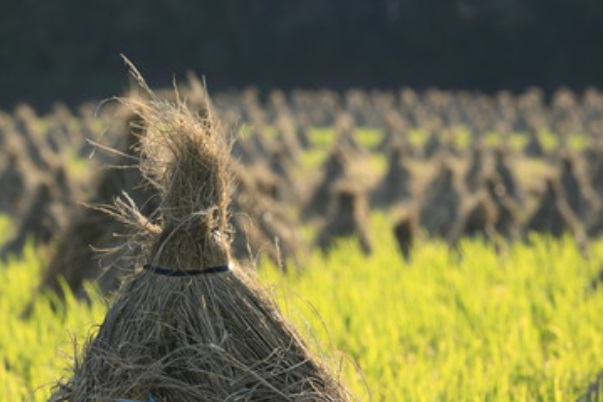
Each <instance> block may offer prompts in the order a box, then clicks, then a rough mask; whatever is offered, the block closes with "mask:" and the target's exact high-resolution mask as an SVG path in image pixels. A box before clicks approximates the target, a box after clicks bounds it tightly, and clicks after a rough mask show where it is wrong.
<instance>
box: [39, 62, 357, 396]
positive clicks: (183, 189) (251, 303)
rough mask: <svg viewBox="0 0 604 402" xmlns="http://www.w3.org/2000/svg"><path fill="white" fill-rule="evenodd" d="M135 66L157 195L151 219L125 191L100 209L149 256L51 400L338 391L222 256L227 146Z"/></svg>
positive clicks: (144, 153) (135, 104) (145, 168)
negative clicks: (159, 93) (126, 227)
mask: <svg viewBox="0 0 604 402" xmlns="http://www.w3.org/2000/svg"><path fill="white" fill-rule="evenodd" d="M131 67H132V66H131ZM133 74H134V76H135V78H137V79H138V81H139V83H140V84H141V85H142V86H143V88H145V89H147V90H148V92H149V96H150V98H151V100H150V101H146V102H142V101H133V100H125V101H124V102H125V103H126V104H127V105H128V106H130V107H131V108H133V109H134V110H135V112H136V113H138V114H139V115H140V116H141V117H142V119H143V120H144V124H145V127H146V130H147V132H146V134H145V136H144V137H143V138H141V145H140V146H141V149H140V155H141V158H142V159H141V170H142V172H143V174H144V175H145V177H146V178H147V179H148V180H149V181H150V182H151V183H153V185H154V186H155V187H157V190H158V192H159V193H160V196H161V199H160V202H159V208H158V211H157V213H156V214H155V215H154V216H152V218H151V219H150V220H148V219H146V218H144V217H143V216H142V215H141V214H140V213H139V212H138V210H137V209H136V206H135V205H134V204H133V203H131V202H129V200H128V198H127V197H126V198H125V199H123V200H121V201H118V202H116V205H115V206H114V207H108V208H107V212H110V213H112V214H113V215H114V216H115V217H117V218H118V219H120V220H122V221H124V222H126V223H128V224H130V225H132V226H133V227H135V228H137V231H136V233H135V234H133V236H132V237H131V241H130V243H129V244H126V245H125V247H131V246H136V247H140V249H141V250H143V251H144V255H142V256H141V261H140V263H139V266H140V265H143V264H145V262H146V263H147V264H145V265H144V266H145V270H142V271H140V272H138V273H136V274H135V275H134V276H133V277H132V278H131V280H130V281H129V282H127V283H126V284H125V285H124V286H123V287H122V289H121V290H120V292H119V296H118V297H117V299H116V301H115V303H114V304H113V306H112V307H111V308H110V310H109V311H108V313H107V316H106V318H105V321H104V322H103V323H102V325H101V327H100V329H99V332H98V334H97V335H96V337H95V338H94V339H92V340H91V341H90V342H89V344H88V345H87V346H86V348H85V350H84V352H83V357H82V358H81V359H80V361H79V362H77V363H76V365H75V367H74V372H73V375H72V377H71V378H70V379H69V380H67V381H66V382H62V383H60V384H59V385H58V386H57V390H56V392H55V394H54V395H53V396H52V398H51V400H53V401H67V400H69V401H83V400H99V401H100V400H120V399H122V400H133V399H134V400H147V401H149V400H153V401H244V400H245V401H249V400H255V401H258V400H262V401H269V400H270V401H277V400H301V401H311V400H312V401H316V400H324V401H336V400H346V399H347V393H346V391H345V389H344V388H343V386H342V385H341V384H339V382H338V381H337V380H335V379H334V378H333V377H332V376H331V375H330V374H329V372H328V371H327V369H326V368H325V367H324V366H323V365H322V364H321V363H320V362H319V361H317V360H315V359H314V358H313V357H312V356H311V354H310V352H309V351H308V350H307V349H306V347H305V345H304V343H303V341H302V340H301V339H300V338H299V336H298V335H297V333H296V331H295V330H294V329H293V328H292V327H291V326H290V325H289V324H288V323H287V322H286V321H285V319H284V318H283V317H282V315H281V313H280V312H279V311H278V309H277V307H276V306H275V304H274V303H273V302H272V301H271V300H270V299H269V298H268V297H267V295H266V294H265V293H264V292H263V291H262V290H261V289H260V287H259V285H258V283H257V281H256V279H255V278H254V277H253V276H252V274H251V273H248V272H246V271H245V270H244V269H240V268H238V267H232V266H231V264H230V245H229V236H228V235H227V233H228V231H229V224H228V218H229V216H228V202H229V199H228V194H229V192H230V185H231V183H230V177H229V173H228V165H229V148H230V144H229V143H228V141H227V140H226V139H225V137H224V136H223V134H222V133H221V131H220V127H219V126H218V125H217V123H216V122H215V121H214V120H213V117H212V115H211V114H210V112H209V108H208V109H207V110H206V111H204V114H205V115H204V116H203V117H199V116H196V115H194V114H193V113H192V112H190V111H189V110H188V109H187V108H186V107H185V105H184V103H182V102H180V101H177V102H176V104H170V103H167V102H162V101H161V100H159V99H157V98H156V97H155V95H154V94H153V93H152V92H151V91H150V90H149V89H148V88H147V86H146V85H145V83H144V81H143V80H142V78H141V77H140V75H139V74H138V72H136V70H135V69H134V68H133ZM132 243H136V244H132ZM204 270H205V271H204ZM208 270H209V271H208Z"/></svg>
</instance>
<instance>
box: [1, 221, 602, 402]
mask: <svg viewBox="0 0 604 402" xmlns="http://www.w3.org/2000/svg"><path fill="white" fill-rule="evenodd" d="M389 220H390V219H389V217H388V216H386V215H383V214H378V213H376V214H373V215H372V219H371V236H372V238H373V240H374V241H375V244H379V245H380V247H377V248H376V249H375V252H374V253H373V254H372V255H370V256H364V255H363V253H362V252H361V251H360V250H359V248H358V247H357V244H356V242H355V241H354V240H342V241H341V242H340V243H339V244H338V245H337V246H336V247H335V248H334V250H333V251H332V252H331V253H330V254H328V255H323V254H321V253H320V252H318V251H314V252H313V253H312V255H310V256H307V257H306V259H305V260H304V263H303V264H302V265H303V268H302V269H298V270H295V269H294V270H290V271H289V272H288V273H287V274H285V275H284V274H282V273H280V271H278V270H277V269H276V268H275V267H273V266H271V265H270V263H268V262H260V265H259V268H258V270H259V275H260V277H261V279H262V282H263V283H265V284H266V286H267V287H268V288H269V290H270V291H271V293H272V294H273V296H274V297H275V299H276V300H277V301H278V302H279V304H280V305H281V307H282V308H283V310H284V312H285V314H286V315H287V316H288V318H290V319H291V320H292V322H293V323H295V325H296V326H297V328H298V329H299V330H300V332H302V333H303V335H305V336H306V339H308V340H309V342H311V343H312V348H313V349H314V350H315V351H316V353H318V354H319V355H321V356H322V357H323V358H324V359H325V360H326V361H327V362H328V363H329V364H330V365H331V367H332V368H333V370H334V371H336V372H338V373H339V375H341V376H342V378H343V379H344V380H345V382H346V383H347V384H348V386H349V387H350V388H351V390H352V392H353V393H354V395H355V396H356V397H357V399H358V400H360V401H365V400H374V401H574V400H579V398H582V397H584V396H585V393H586V391H587V389H588V388H589V386H590V384H593V383H594V382H595V381H596V380H597V378H598V376H601V369H602V313H603V312H602V286H601V282H600V281H599V280H597V279H595V278H597V277H598V273H599V272H600V270H601V261H602V241H601V239H596V240H592V241H591V243H590V244H589V250H588V251H587V253H585V252H583V253H582V252H580V250H579V249H578V247H577V246H576V243H575V241H574V240H573V239H572V238H570V237H563V238H562V239H560V240H554V239H551V238H548V237H533V238H531V241H530V242H529V243H515V244H512V245H511V246H510V247H509V248H508V249H507V250H499V251H496V250H495V249H494V246H493V245H489V244H485V243H483V242H482V241H480V240H462V242H461V244H460V245H459V248H458V250H452V249H451V248H449V247H448V246H447V245H446V244H444V243H440V242H438V241H435V240H430V241H424V242H420V243H418V244H417V246H416V247H415V248H414V250H413V254H412V256H411V259H410V260H409V261H405V260H403V259H402V258H401V257H400V254H399V252H398V250H397V246H396V243H395V241H394V238H392V236H391V230H390V229H389V228H390V226H389V225H390V222H389ZM9 226H10V225H9V222H8V220H7V219H2V220H0V229H1V230H0V233H6V232H7V231H8V230H9ZM42 251H43V250H40V249H36V248H34V247H32V246H31V245H30V246H28V247H26V249H25V251H24V255H23V257H22V258H20V259H11V260H9V261H8V262H6V263H3V264H2V266H0V328H2V331H0V401H21V400H31V401H42V400H46V399H47V398H48V397H49V396H50V393H51V392H52V386H53V384H54V383H55V382H56V380H57V379H59V378H60V377H62V376H67V375H68V373H69V371H68V370H69V368H70V366H71V365H72V361H73V358H74V354H75V351H76V350H77V345H81V344H82V342H83V341H84V340H85V339H86V337H87V336H90V335H92V334H94V332H95V330H96V328H97V325H98V324H99V323H100V322H101V321H102V319H103V317H104V314H105V311H106V309H107V305H108V303H110V301H108V300H104V299H102V298H101V297H100V296H96V297H93V298H92V303H90V304H86V303H82V302H78V301H76V300H75V299H74V298H73V297H72V296H70V295H69V294H68V296H67V298H66V300H65V301H64V302H60V303H59V305H60V307H59V308H57V309H53V308H51V304H52V302H53V296H52V295H46V296H41V297H38V298H37V299H36V301H35V303H34V306H33V308H32V310H31V314H29V315H28V316H27V317H26V316H24V315H23V311H24V310H25V309H26V308H27V307H28V303H29V302H30V300H31V295H32V294H34V290H35V288H36V286H37V284H38V281H39V277H40V274H41V271H42V267H43V261H42V257H41V256H43V255H44V253H43V252H42ZM585 254H588V255H585ZM594 280H595V281H594ZM91 292H92V293H94V289H92V288H91ZM55 301H56V300H55Z"/></svg>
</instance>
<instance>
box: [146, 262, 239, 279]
mask: <svg viewBox="0 0 604 402" xmlns="http://www.w3.org/2000/svg"><path fill="white" fill-rule="evenodd" d="M143 269H145V270H147V271H149V272H153V273H154V274H157V275H164V276H172V277H182V276H196V275H206V274H218V273H221V272H228V271H230V270H231V267H230V266H229V264H226V265H217V266H215V267H209V268H204V269H197V270H188V271H180V270H174V269H168V268H162V267H158V266H155V265H151V264H145V265H143Z"/></svg>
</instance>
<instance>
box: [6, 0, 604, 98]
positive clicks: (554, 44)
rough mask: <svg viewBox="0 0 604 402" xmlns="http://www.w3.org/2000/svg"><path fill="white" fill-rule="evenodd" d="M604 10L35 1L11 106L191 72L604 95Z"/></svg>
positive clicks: (468, 2)
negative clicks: (128, 65)
mask: <svg viewBox="0 0 604 402" xmlns="http://www.w3.org/2000/svg"><path fill="white" fill-rule="evenodd" d="M601 34H602V2H601V1H599V0H572V1H571V0H422V1H419V0H417V1H413V0H330V1H326V0H285V1H284V0H253V1H244V0H240V1H235V0H206V1H193V0H174V1H159V0H130V1H121V0H103V1H96V2H88V1H76V0H54V1H52V2H48V1H41V0H24V1H18V2H4V4H3V5H2V12H1V13H0V73H1V74H0V103H1V104H2V105H4V106H5V107H6V106H10V105H13V104H14V103H15V102H17V101H19V100H26V101H30V102H34V103H38V104H46V103H48V102H50V101H51V100H53V99H64V100H71V101H79V100H82V99H84V98H91V97H93V98H98V97H102V96H110V95H113V94H115V93H116V92H119V91H120V90H121V89H123V87H124V85H125V83H126V82H127V80H126V74H125V71H126V70H125V68H124V66H123V64H122V62H121V60H120V58H119V56H118V54H119V53H124V54H126V55H127V56H129V57H130V58H131V59H132V60H133V61H134V62H135V63H136V64H137V65H138V66H139V67H140V68H141V70H142V71H143V72H144V73H145V75H146V76H147V78H148V79H149V80H150V81H151V82H152V83H153V82H157V83H161V84H165V83H166V81H167V80H169V78H170V77H171V76H172V75H173V74H176V75H177V76H179V77H182V76H183V75H184V73H185V71H187V70H188V69H191V70H195V71H197V72H198V73H202V74H205V75H206V77H207V80H208V82H209V84H210V88H211V89H214V90H218V89H226V88H231V87H236V88H240V87H243V86H247V85H256V86H258V87H259V88H261V89H268V88H272V87H275V86H279V87H283V88H292V87H309V88H317V87H329V88H333V89H343V88H347V87H350V86H358V87H366V88H371V87H383V88H398V87H400V86H403V85H408V86H412V87H415V88H425V87H427V86H430V85H434V86H439V87H441V88H446V89H475V90H482V91H486V92H492V91H496V90H499V89H511V90H518V91H519V90H523V89H525V88H526V87H528V86H531V85H536V86H540V87H543V88H544V89H546V90H553V89H555V88H556V87H558V86H560V85H566V86H569V87H571V88H573V89H576V90H582V89H584V88H585V87H587V86H590V85H593V86H597V87H600V88H601V87H602V76H601V74H600V73H601V71H602V39H601V38H602V36H601Z"/></svg>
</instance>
